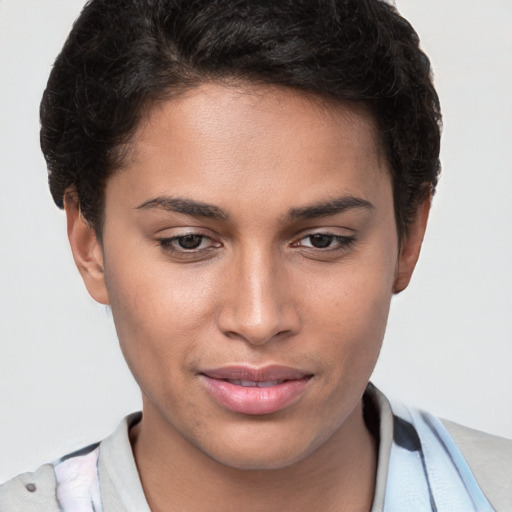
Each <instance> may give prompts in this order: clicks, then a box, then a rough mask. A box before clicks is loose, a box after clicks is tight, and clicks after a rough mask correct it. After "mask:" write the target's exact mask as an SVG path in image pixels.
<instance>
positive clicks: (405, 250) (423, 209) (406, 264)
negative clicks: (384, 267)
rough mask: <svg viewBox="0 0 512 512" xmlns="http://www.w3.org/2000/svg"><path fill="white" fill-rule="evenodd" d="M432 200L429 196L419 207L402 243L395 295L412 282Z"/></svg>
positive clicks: (394, 289)
mask: <svg viewBox="0 0 512 512" xmlns="http://www.w3.org/2000/svg"><path fill="white" fill-rule="evenodd" d="M431 199H432V195H431V194H429V195H428V197H427V198H426V199H425V200H424V201H423V202H422V203H421V204H420V205H419V207H418V209H417V211H416V213H415V216H414V219H413V220H412V222H411V224H410V225H409V231H408V233H407V235H406V237H405V238H404V240H403V241H402V246H401V248H400V254H399V256H398V262H397V268H396V274H395V283H394V285H393V293H400V292H401V291H403V290H405V288H407V285H408V284H409V281H410V280H411V277H412V273H413V271H414V268H415V267H416V263H417V262H418V258H419V256H420V250H421V244H422V242H423V237H424V236H425V230H426V228H427V221H428V214H429V212H430V203H431Z"/></svg>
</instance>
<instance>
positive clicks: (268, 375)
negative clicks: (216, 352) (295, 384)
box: [201, 365, 312, 382]
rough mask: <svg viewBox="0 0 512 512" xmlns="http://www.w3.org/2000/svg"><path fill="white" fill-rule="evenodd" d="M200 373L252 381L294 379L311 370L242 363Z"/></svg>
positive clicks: (309, 373)
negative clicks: (255, 365)
mask: <svg viewBox="0 0 512 512" xmlns="http://www.w3.org/2000/svg"><path fill="white" fill-rule="evenodd" d="M201 374H203V375H206V376H207V377H210V378H212V379H229V380H247V381H252V382H268V381H273V380H296V379H303V378H305V377H311V376H312V373H311V372H307V371H303V370H299V369H297V368H291V367H289V366H279V365H270V366H264V367H260V368H254V367H251V366H244V365H240V366H237V365H233V366H224V367H222V368H211V369H207V370H202V371H201Z"/></svg>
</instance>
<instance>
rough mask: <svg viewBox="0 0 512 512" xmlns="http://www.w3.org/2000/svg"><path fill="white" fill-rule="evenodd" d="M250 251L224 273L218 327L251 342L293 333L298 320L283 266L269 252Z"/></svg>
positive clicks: (295, 330) (252, 343)
mask: <svg viewBox="0 0 512 512" xmlns="http://www.w3.org/2000/svg"><path fill="white" fill-rule="evenodd" d="M249 252H250V254H247V255H245V256H244V255H242V256H241V257H240V258H238V259H237V261H236V262H232V264H231V269H230V272H228V273H227V274H226V276H225V279H226V280H225V288H224V293H223V294H222V298H221V301H222V303H221V305H220V309H219V312H218V315H217V323H218V327H219V329H220V330H221V331H222V332H223V333H224V335H225V336H227V337H229V338H231V339H240V340H243V341H245V342H247V343H250V344H251V345H264V344H266V343H269V342H270V341H272V340H275V339H278V338H279V339H282V338H284V337H288V336H292V335H293V334H296V333H297V332H298V331H299V330H300V323H301V322H300V316H299V312H298V310H297V306H296V302H295V300H294V297H293V293H292V287H291V286H290V284H291V283H289V282H288V281H289V279H288V276H287V272H286V269H284V268H282V267H283V265H282V264H281V265H280V264H279V262H278V261H276V260H277V259H278V258H274V257H272V256H271V255H270V254H264V253H262V251H259V252H254V251H249Z"/></svg>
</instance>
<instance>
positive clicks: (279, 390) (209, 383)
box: [199, 366, 313, 415]
mask: <svg viewBox="0 0 512 512" xmlns="http://www.w3.org/2000/svg"><path fill="white" fill-rule="evenodd" d="M199 377H200V378H201V380H202V382H203V383H204V385H205V388H206V390H207V391H208V392H209V394H210V396H211V397H212V398H213V399H214V400H215V401H216V402H217V403H218V404H219V405H221V406H222V407H223V408H226V409H228V410H230V411H232V412H237V413H240V414H248V415H258V414H272V413H275V412H278V411H280V410H282V409H284V408H286V407H288V406H289V405H291V404H292V403H295V402H296V401H297V400H298V399H299V398H300V396H301V395H302V394H303V393H304V392H305V391H306V389H307V387H308V384H309V381H310V380H311V379H312V377H313V374H312V373H308V372H304V371H301V370H297V369H294V368H289V367H285V366H267V367H263V368H251V367H248V366H229V367H224V368H216V369H209V370H204V371H202V372H201V373H200V374H199Z"/></svg>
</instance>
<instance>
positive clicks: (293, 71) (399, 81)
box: [41, 0, 441, 239]
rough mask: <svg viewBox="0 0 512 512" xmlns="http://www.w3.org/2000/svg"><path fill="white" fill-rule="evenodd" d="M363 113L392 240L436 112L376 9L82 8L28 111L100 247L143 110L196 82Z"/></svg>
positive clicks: (283, 2)
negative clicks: (388, 204)
mask: <svg viewBox="0 0 512 512" xmlns="http://www.w3.org/2000/svg"><path fill="white" fill-rule="evenodd" d="M232 80H233V81H240V80H242V81H246V82H247V81H248V82H250V83H258V84H272V85H279V86H283V87H290V88H294V89H295V90H300V91H304V92H307V93H313V94H316V95H320V96H322V97H325V98H329V99H332V100H335V101H340V102H347V101H348V102H358V103H363V104H364V105H366V107H367V108H369V109H370V111H371V112H372V114H373V115H374V116H375V119H376V121H377V123H378V126H379V129H380V136H381V140H382V145H383V148H384V150H385V153H386V155H387V158H388V162H389V166H390V170H391V174H392V179H393V193H394V207H395V216H396V222H397V229H398V234H399V238H400V239H402V238H403V236H404V235H406V233H407V228H408V225H409V223H410V221H411V218H412V216H413V215H414V213H415V211H416V209H417V207H418V205H419V204H420V203H421V202H422V201H423V200H424V198H425V197H426V196H427V195H428V194H430V193H433V192H434V190H435V187H436V184H437V180H438V177H439V171H440V163H439V149H440V130H441V113H440V106H439V99H438V96H437V94H436V91H435V89H434V87H433V84H432V74H431V67H430V62H429V59H428V58H427V56H426V55H425V54H424V53H423V51H422V50H421V49H420V47H419V38H418V35H417V34H416V32H415V31H414V29H413V28H412V27H411V25H410V24H409V23H408V22H407V21H406V20H405V19H404V18H402V17H401V16H400V15H399V14H398V12H397V10H396V9H395V8H394V7H393V6H392V5H390V4H388V3H386V2H384V1H382V0H91V1H89V2H88V3H87V4H86V6H85V7H84V9H83V11H82V13H81V15H80V17H79V18H78V19H77V21H76V22H75V24H74V26H73V29H72V31H71V33H70V34H69V37H68V39H67V41H66V43H65V45H64V47H63V49H62V52H61V53H60V55H59V56H58V57H57V59H56V61H55V65H54V67H53V69H52V72H51V74H50V77H49V80H48V85H47V88H46V90H45V92H44V95H43V99H42V102H41V125H42V127H41V147H42V150H43V153H44V156H45V158H46V162H47V165H48V174H49V183H50V190H51V193H52V196H53V198H54V200H55V202H56V204H57V205H58V206H59V207H62V206H63V198H64V195H65V194H66V192H67V191H69V190H71V189H72V190H74V191H75V192H76V194H77V196H78V200H79V205H80V209H81V212H82V214H83V216H84V218H85V219H86V220H87V221H88V222H89V223H90V225H91V226H93V227H94V229H95V230H96V233H97V234H98V236H99V237H100V238H101V230H102V218H103V206H104V205H103V201H104V199H103V196H104V185H105V182H106V179H107V178H108V176H109V175H110V173H112V172H114V171H115V170H116V169H117V168H119V166H120V165H121V162H122V159H123V154H124V153H123V151H122V148H123V145H124V144H125V143H126V142H128V141H129V140H130V137H131V136H132V135H133V133H134V131H135V130H136V128H137V126H138V124H139V121H140V119H141V118H142V116H143V115H144V111H145V109H146V107H148V106H149V105H151V103H152V102H154V101H158V100H160V99H164V98H168V97H171V96H172V94H173V93H176V92H180V91H183V90H187V89H189V88H191V87H195V86H197V85H199V84H201V83H204V82H208V81H228V82H229V81H232Z"/></svg>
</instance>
